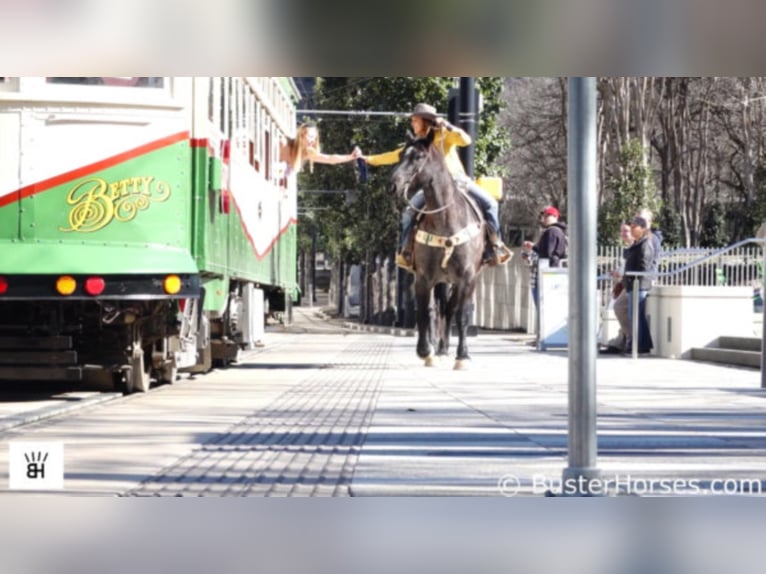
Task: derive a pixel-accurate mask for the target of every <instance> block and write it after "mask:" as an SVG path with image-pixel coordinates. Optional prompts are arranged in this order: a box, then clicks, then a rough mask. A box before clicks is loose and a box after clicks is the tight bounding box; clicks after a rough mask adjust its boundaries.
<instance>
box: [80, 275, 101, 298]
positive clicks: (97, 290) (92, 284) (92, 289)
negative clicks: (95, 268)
mask: <svg viewBox="0 0 766 574" xmlns="http://www.w3.org/2000/svg"><path fill="white" fill-rule="evenodd" d="M104 287H106V282H105V281H104V280H103V279H102V278H101V277H88V278H87V279H86V280H85V292H86V293H87V294H88V295H93V296H95V295H101V293H103V292H104Z"/></svg>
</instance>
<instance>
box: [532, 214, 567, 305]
mask: <svg viewBox="0 0 766 574" xmlns="http://www.w3.org/2000/svg"><path fill="white" fill-rule="evenodd" d="M559 216H560V214H559V210H558V209H557V208H555V207H553V206H552V205H549V206H548V207H546V208H545V209H543V210H542V212H540V218H541V220H542V224H543V227H544V231H543V234H542V235H541V236H540V239H539V240H538V241H537V243H536V244H533V243H532V242H531V241H525V242H524V251H525V252H526V256H525V258H526V259H529V260H530V263H531V264H532V273H531V276H530V283H531V285H532V299H533V300H534V302H535V305H537V302H538V298H539V292H538V289H537V273H538V268H539V260H540V259H547V260H548V266H549V267H560V266H561V260H562V259H565V258H566V256H567V243H568V241H567V224H566V223H564V222H563V221H559ZM532 254H533V255H532Z"/></svg>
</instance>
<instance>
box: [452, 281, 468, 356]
mask: <svg viewBox="0 0 766 574" xmlns="http://www.w3.org/2000/svg"><path fill="white" fill-rule="evenodd" d="M455 295H456V297H455V300H454V304H455V311H456V322H457V356H456V357H455V369H456V370H460V369H463V368H465V366H466V365H465V361H468V360H470V359H471V357H470V355H469V354H468V342H467V340H466V330H467V329H468V320H469V317H468V311H469V309H470V307H469V306H468V305H466V304H465V303H466V301H468V300H470V298H471V296H472V295H473V282H472V284H471V285H469V286H468V288H467V289H460V290H459V293H455ZM452 302H453V301H450V303H452Z"/></svg>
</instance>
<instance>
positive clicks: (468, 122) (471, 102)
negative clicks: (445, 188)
mask: <svg viewBox="0 0 766 574" xmlns="http://www.w3.org/2000/svg"><path fill="white" fill-rule="evenodd" d="M477 100H478V98H477V97H476V87H475V82H474V79H473V78H472V77H468V78H462V77H461V78H460V97H459V99H458V108H459V110H460V111H459V115H458V121H459V123H458V125H459V126H460V127H461V128H463V129H464V130H465V132H466V133H467V134H468V135H469V136H471V139H472V140H473V141H476V135H477V133H478V129H477V127H478V115H479V114H478V111H479V108H478V101H477ZM473 150H474V145H473V144H471V145H469V146H465V147H461V148H460V149H459V151H458V153H459V154H460V159H461V160H463V167H464V168H465V173H466V174H467V175H468V177H470V178H471V179H473V172H474V169H473V163H474V162H473V159H474V151H473Z"/></svg>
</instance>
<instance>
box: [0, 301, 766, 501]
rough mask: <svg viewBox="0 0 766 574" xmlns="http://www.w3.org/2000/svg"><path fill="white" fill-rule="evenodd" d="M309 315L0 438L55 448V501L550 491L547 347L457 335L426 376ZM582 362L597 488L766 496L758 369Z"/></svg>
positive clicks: (550, 367)
mask: <svg viewBox="0 0 766 574" xmlns="http://www.w3.org/2000/svg"><path fill="white" fill-rule="evenodd" d="M317 311H318V310H317V309H312V308H306V309H300V308H299V309H298V310H296V321H295V324H294V325H291V326H290V327H287V328H284V327H279V326H276V327H271V328H269V330H268V333H267V335H266V337H265V342H266V345H265V347H263V348H259V349H257V350H256V351H251V352H248V353H244V354H243V356H242V359H241V361H240V362H239V363H238V364H236V365H233V366H232V367H231V368H230V369H227V370H217V371H213V372H211V373H209V374H207V375H204V376H198V377H195V378H194V379H183V380H181V381H179V382H178V383H177V384H174V385H170V386H165V387H161V388H159V389H158V390H157V392H152V393H148V394H147V395H143V396H142V395H132V396H131V397H129V398H127V399H125V400H117V401H112V402H109V403H105V404H104V405H101V406H98V408H95V407H94V408H92V409H86V410H84V411H83V412H82V413H79V414H77V415H76V416H72V417H65V418H62V419H60V420H57V419H51V420H48V421H40V422H38V423H37V424H35V425H32V426H30V427H24V428H17V429H12V430H10V431H8V432H6V433H4V435H3V436H2V437H0V443H7V442H9V441H13V440H25V441H28V440H31V441H35V440H42V441H60V442H63V443H64V446H65V457H66V458H65V470H66V475H65V490H64V492H63V494H101V495H115V494H128V495H136V496H155V495H157V496H348V495H352V496H372V495H382V496H399V495H426V496H431V495H448V496H454V495H478V496H510V495H516V494H518V495H536V496H542V495H544V494H545V493H546V492H547V491H552V492H554V493H555V492H556V491H557V490H560V489H561V485H560V484H559V483H560V478H561V476H562V472H563V470H564V469H565V468H566V466H567V425H568V403H567V401H568V398H567V392H568V381H567V377H568V360H567V357H566V354H565V353H564V352H561V351H550V352H545V353H541V352H538V351H536V350H534V349H533V348H532V347H530V346H529V345H526V344H525V343H524V342H523V340H519V337H518V336H517V335H514V334H509V333H484V332H482V333H480V334H479V335H478V336H477V337H471V338H470V339H469V348H470V352H471V355H472V357H473V360H472V362H471V365H470V368H469V370H467V371H454V370H453V369H452V361H451V360H450V361H445V362H444V363H443V364H441V365H439V366H437V367H433V368H426V367H424V366H423V363H422V361H421V360H420V359H418V358H417V356H416V354H415V338H414V337H410V336H395V335H391V334H380V333H368V332H362V331H359V330H355V331H352V330H350V329H348V328H346V327H345V326H344V325H343V324H342V321H339V320H332V321H329V320H327V319H326V318H324V317H323V316H322V315H320V314H318V313H317ZM597 367H598V444H599V457H598V461H597V466H598V469H599V470H601V471H602V473H603V476H604V477H605V478H610V479H612V480H613V481H614V483H613V484H612V485H611V489H610V492H609V493H610V494H611V493H615V492H620V493H631V494H646V495H652V494H677V495H686V494H704V493H706V492H707V491H708V490H709V489H711V488H712V487H713V486H714V484H713V481H715V480H718V481H719V486H720V487H721V488H724V487H725V488H726V490H727V492H745V493H748V492H751V491H753V490H754V489H756V488H757V489H759V490H762V491H766V488H765V486H766V484H765V483H764V480H763V479H764V477H765V476H766V425H764V417H765V416H766V391H764V390H762V389H760V373H759V372H758V371H757V370H752V369H738V368H731V367H726V366H721V365H715V364H704V363H694V362H687V361H677V360H667V359H656V358H651V357H650V358H641V359H638V360H636V361H633V360H632V359H630V358H625V357H603V358H599V359H598V361H597ZM3 446H5V445H3ZM6 467H7V449H5V448H0V468H1V469H5V468H6ZM673 480H675V481H676V483H673V482H672V481H673ZM0 482H2V480H1V479H0ZM668 486H672V487H673V490H672V491H671V492H665V491H664V490H667V489H668ZM6 492H8V491H6ZM51 494H55V493H51Z"/></svg>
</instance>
